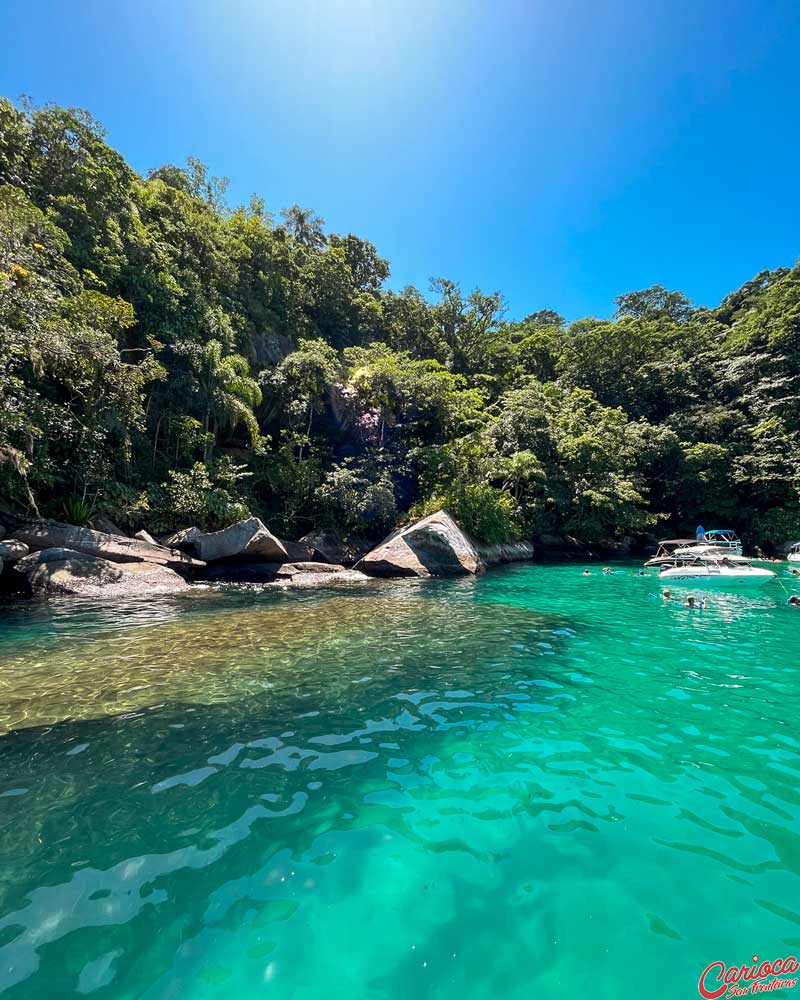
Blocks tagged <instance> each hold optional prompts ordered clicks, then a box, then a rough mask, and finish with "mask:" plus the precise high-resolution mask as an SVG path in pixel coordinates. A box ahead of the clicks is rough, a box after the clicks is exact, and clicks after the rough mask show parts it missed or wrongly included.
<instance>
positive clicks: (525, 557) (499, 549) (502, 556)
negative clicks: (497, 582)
mask: <svg viewBox="0 0 800 1000" xmlns="http://www.w3.org/2000/svg"><path fill="white" fill-rule="evenodd" d="M476 548H477V550H478V554H479V555H480V557H481V559H482V560H483V562H484V563H485V564H486V565H487V566H497V565H498V563H513V562H528V561H529V560H531V559H533V544H532V543H531V542H505V543H501V544H499V545H476Z"/></svg>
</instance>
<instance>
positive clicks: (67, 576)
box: [14, 548, 189, 597]
mask: <svg viewBox="0 0 800 1000" xmlns="http://www.w3.org/2000/svg"><path fill="white" fill-rule="evenodd" d="M14 569H15V570H16V572H18V573H22V574H23V575H24V576H25V577H26V578H27V581H28V585H29V587H30V589H31V590H32V591H33V592H34V593H35V594H38V595H41V596H76V597H135V596H139V595H142V596H150V595H152V594H174V593H179V592H180V591H183V590H187V589H188V587H189V585H188V584H187V583H186V581H185V580H184V579H183V577H181V576H179V575H178V574H177V573H175V572H174V571H173V570H171V569H168V568H167V567H166V566H162V565H156V564H154V563H145V562H136V563H112V562H109V561H108V560H107V559H99V558H97V557H96V556H91V555H87V554H86V553H85V552H75V551H72V550H70V549H65V548H49V549H42V550H40V551H39V552H34V553H32V554H31V555H29V556H25V558H24V559H20V560H19V562H18V563H17V564H16V566H15V567H14Z"/></svg>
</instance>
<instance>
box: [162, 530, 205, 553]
mask: <svg viewBox="0 0 800 1000" xmlns="http://www.w3.org/2000/svg"><path fill="white" fill-rule="evenodd" d="M199 534H200V529H199V528H181V530H180V531H173V533H172V534H171V535H164V536H163V537H162V538H159V540H158V541H159V544H160V545H166V546H167V547H168V548H171V549H187V550H188V551H190V552H191V551H194V540H195V538H197V536H198V535H199Z"/></svg>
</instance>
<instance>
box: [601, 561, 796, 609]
mask: <svg viewBox="0 0 800 1000" xmlns="http://www.w3.org/2000/svg"><path fill="white" fill-rule="evenodd" d="M791 572H792V576H794V577H798V578H800V569H793V570H792V571H791ZM613 573H614V570H613V569H612V568H611V567H610V566H604V567H603V576H611V575H612V574H613ZM591 575H592V571H591V570H590V569H585V570H584V571H583V576H591ZM633 575H634V576H647V574H646V573H645V571H644V570H643V569H639V570H636V572H635V573H634V574H633ZM661 596H662V598H663V599H664V600H665V601H680V598H679V597H675V596H673V594H672V592H671V591H670V590H668V589H667V588H666V587H665V588H664V590H662V591H661ZM786 603H787V604H788V605H789V607H790V608H800V597H798V596H797V594H792V595H791V597H790V598H789V599H788V601H787V602H786ZM681 604H683V606H684V607H685V608H699V609H700V610H701V611H702V610H705V609H706V608H707V607H708V600H707V599H706V598H705V597H701V598H700V599H699V600H698V599H697V598H696V597H694V596H693V595H692V596H689V597H687V598H686V600H685V601H681Z"/></svg>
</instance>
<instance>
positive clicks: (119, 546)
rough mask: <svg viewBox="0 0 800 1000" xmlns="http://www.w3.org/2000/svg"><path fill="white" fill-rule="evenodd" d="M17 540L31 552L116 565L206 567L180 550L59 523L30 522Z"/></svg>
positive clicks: (20, 528) (19, 530) (15, 532)
mask: <svg viewBox="0 0 800 1000" xmlns="http://www.w3.org/2000/svg"><path fill="white" fill-rule="evenodd" d="M13 537H14V538H16V539H17V540H18V541H21V542H24V543H25V544H26V545H28V546H29V547H30V548H31V549H52V548H63V549H70V550H71V551H73V552H82V553H84V555H87V556H96V557H97V558H100V559H107V560H109V561H111V562H115V563H128V562H149V563H155V564H157V565H160V566H171V567H173V568H174V569H186V570H190V569H192V568H196V567H200V566H202V563H200V562H198V561H197V560H196V559H192V558H191V556H188V555H186V553H185V552H180V551H178V549H170V548H166V547H165V546H163V545H157V544H151V543H150V542H143V541H141V540H140V539H138V538H127V537H121V536H118V535H109V534H105V533H104V532H101V531H93V530H92V529H91V528H80V527H77V526H76V525H74V524H61V523H59V522H57V521H36V522H29V523H28V524H24V525H22V526H20V527H18V528H16V529H15V531H14V536H13Z"/></svg>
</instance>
